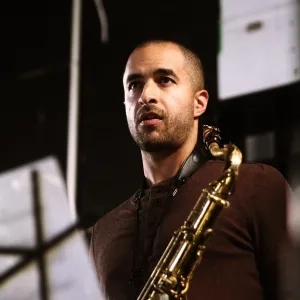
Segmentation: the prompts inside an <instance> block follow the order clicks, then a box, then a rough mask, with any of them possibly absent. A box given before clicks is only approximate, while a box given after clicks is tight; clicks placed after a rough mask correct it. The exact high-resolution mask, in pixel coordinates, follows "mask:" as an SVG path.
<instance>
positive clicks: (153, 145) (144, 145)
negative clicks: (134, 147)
mask: <svg viewBox="0 0 300 300" xmlns="http://www.w3.org/2000/svg"><path fill="white" fill-rule="evenodd" d="M138 145H139V147H140V149H141V150H142V151H145V152H149V153H155V152H173V151H176V150H177V149H178V148H179V146H178V145H177V144H175V143H172V142H166V141H157V140H156V141H154V140H147V141H145V140H144V141H143V142H140V143H138Z"/></svg>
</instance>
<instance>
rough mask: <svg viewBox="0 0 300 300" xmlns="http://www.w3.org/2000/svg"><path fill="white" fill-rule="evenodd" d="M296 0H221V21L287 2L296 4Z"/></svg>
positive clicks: (258, 11)
mask: <svg viewBox="0 0 300 300" xmlns="http://www.w3.org/2000/svg"><path fill="white" fill-rule="evenodd" d="M296 3H297V0H250V1H241V0H221V16H222V21H223V22H224V21H225V22H227V21H230V20H234V19H237V18H242V17H245V16H249V15H252V16H253V15H255V14H257V13H264V12H265V11H270V10H272V9H277V8H279V7H280V6H286V5H288V4H294V5H296Z"/></svg>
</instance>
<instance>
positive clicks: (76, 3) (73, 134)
mask: <svg viewBox="0 0 300 300" xmlns="http://www.w3.org/2000/svg"><path fill="white" fill-rule="evenodd" d="M72 6H73V8H72V10H73V11H72V40H71V49H70V55H71V59H70V89H69V119H68V145H67V146H68V153H67V192H68V199H69V206H70V211H71V214H72V217H73V218H74V220H75V219H76V218H77V209H76V182H77V148H78V143H77V139H78V120H79V117H78V115H79V86H80V82H79V74H80V36H81V0H73V4H72Z"/></svg>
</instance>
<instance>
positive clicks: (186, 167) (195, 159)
mask: <svg viewBox="0 0 300 300" xmlns="http://www.w3.org/2000/svg"><path fill="white" fill-rule="evenodd" d="M207 159H208V158H207V156H206V154H205V152H204V151H201V153H200V152H197V151H193V152H192V153H191V154H190V155H189V156H188V158H187V159H186V160H185V161H184V162H183V164H182V165H181V167H180V169H179V170H178V172H177V174H176V175H175V177H174V178H173V183H174V186H175V188H174V190H173V191H172V193H171V196H172V197H174V196H175V195H176V193H177V192H178V190H179V188H180V187H181V186H182V185H183V184H184V183H185V182H186V181H187V180H188V179H189V178H190V177H191V176H192V175H193V173H194V172H195V171H196V170H197V169H198V168H200V167H201V166H202V165H203V164H204V163H205V162H206V161H207ZM145 188H146V180H145V179H144V180H143V184H142V186H141V188H140V189H139V190H138V191H137V192H136V193H135V195H134V202H135V204H136V210H137V228H136V243H135V249H134V256H133V270H132V273H131V277H130V280H129V283H130V284H133V286H134V292H133V299H136V298H137V296H138V295H137V293H138V289H139V285H140V280H141V275H142V272H143V269H142V268H143V267H142V266H138V261H137V260H138V257H139V247H140V246H139V225H140V224H139V223H140V220H139V211H140V205H141V204H140V199H141V198H142V195H143V191H144V189H145Z"/></svg>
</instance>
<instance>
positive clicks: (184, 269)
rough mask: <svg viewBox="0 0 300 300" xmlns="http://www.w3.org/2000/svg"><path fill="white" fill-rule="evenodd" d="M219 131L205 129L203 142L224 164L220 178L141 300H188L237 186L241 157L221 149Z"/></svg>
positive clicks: (188, 221) (202, 198)
mask: <svg viewBox="0 0 300 300" xmlns="http://www.w3.org/2000/svg"><path fill="white" fill-rule="evenodd" d="M220 140H221V138H220V135H219V129H218V128H216V127H212V126H207V125H204V127H203V141H204V144H205V146H206V148H207V149H209V151H210V153H211V154H212V155H213V156H214V157H215V158H219V159H222V160H224V169H223V171H222V173H221V175H220V177H219V178H218V179H217V180H215V181H213V182H211V183H210V184H209V185H208V187H206V188H204V189H203V191H202V193H201V195H200V197H199V198H198V200H197V202H196V204H195V206H194V207H193V209H192V211H191V212H190V214H189V216H188V217H187V219H186V220H185V222H184V223H183V225H182V226H181V227H180V228H179V229H178V230H177V231H175V232H174V235H173V237H172V239H171V240H170V242H169V244H168V246H167V248H166V249H165V251H164V253H163V255H162V256H161V258H160V260H159V262H158V264H157V265H156V267H155V269H154V270H153V272H152V274H151V276H150V277H149V279H148V281H147V282H146V284H145V286H144V287H143V289H142V291H141V293H140V295H139V297H138V300H174V299H180V300H183V299H185V300H186V299H187V292H188V290H189V285H190V282H191V280H192V277H193V274H194V272H195V269H196V267H197V266H198V265H199V263H200V261H201V258H202V255H203V252H204V250H205V243H206V241H207V239H208V238H209V236H210V235H211V233H212V232H213V230H212V226H213V224H214V222H215V220H216V218H217V217H218V215H219V213H220V211H221V210H222V209H223V208H227V207H228V206H229V202H228V201H227V198H228V196H229V195H231V194H232V193H233V192H234V190H235V186H236V181H237V177H238V171H239V166H240V164H241V163H242V153H241V151H240V150H239V149H238V148H237V147H236V146H235V145H233V144H229V145H226V146H224V147H223V148H221V147H220V145H219V144H220Z"/></svg>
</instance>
